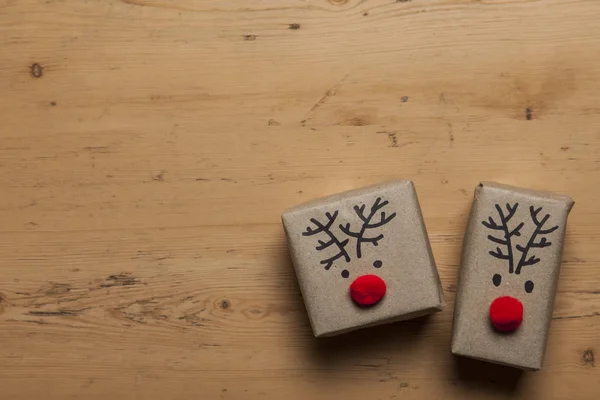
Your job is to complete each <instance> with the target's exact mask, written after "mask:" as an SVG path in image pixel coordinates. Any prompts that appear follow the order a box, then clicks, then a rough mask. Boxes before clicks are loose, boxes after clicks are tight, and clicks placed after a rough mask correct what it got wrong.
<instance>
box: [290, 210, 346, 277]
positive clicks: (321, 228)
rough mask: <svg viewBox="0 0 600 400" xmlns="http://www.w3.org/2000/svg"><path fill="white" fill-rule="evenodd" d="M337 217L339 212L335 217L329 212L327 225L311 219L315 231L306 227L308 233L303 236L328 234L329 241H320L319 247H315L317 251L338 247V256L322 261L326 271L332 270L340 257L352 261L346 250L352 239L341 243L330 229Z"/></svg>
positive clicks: (335, 213) (326, 214)
mask: <svg viewBox="0 0 600 400" xmlns="http://www.w3.org/2000/svg"><path fill="white" fill-rule="evenodd" d="M337 215H338V212H337V211H336V212H334V213H333V215H331V214H330V213H328V212H327V213H325V216H326V217H327V223H326V224H325V225H323V224H322V223H321V222H319V221H317V220H316V219H315V218H311V219H310V222H312V223H313V224H314V225H315V229H312V228H311V227H306V232H302V236H313V235H316V234H318V233H321V232H325V233H326V234H327V236H329V240H328V241H327V242H324V241H322V240H319V241H318V242H319V245H318V246H317V247H315V249H317V250H319V251H321V250H323V249H326V248H328V247H329V246H332V245H335V246H337V248H338V250H339V252H338V253H337V254H336V255H334V256H333V257H330V258H327V259H325V260H322V261H321V264H323V265H325V269H326V270H329V268H331V266H332V265H333V262H334V261H335V260H337V259H338V258H340V257H344V259H345V260H346V262H349V261H350V256H349V255H348V252H347V251H346V249H345V247H346V245H347V244H348V242H349V241H350V239H346V240H344V241H342V242H340V241H339V240H338V238H336V237H335V235H334V234H333V233H332V232H331V229H330V228H331V226H332V225H333V223H334V222H335V219H336V218H337Z"/></svg>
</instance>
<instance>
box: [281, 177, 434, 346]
mask: <svg viewBox="0 0 600 400" xmlns="http://www.w3.org/2000/svg"><path fill="white" fill-rule="evenodd" d="M282 221H283V226H284V229H285V232H286V236H287V239H288V245H289V249H290V254H291V257H292V260H293V263H294V269H295V271H296V276H297V278H298V283H299V286H300V290H301V292H302V297H303V298H304V304H305V306H306V309H307V312H308V316H309V320H310V323H311V326H312V329H313V333H314V335H315V336H317V337H319V336H333V335H338V334H341V333H345V332H349V331H353V330H356V329H359V328H365V327H368V326H374V325H379V324H383V323H389V322H395V321H401V320H406V319H410V318H416V317H419V316H422V315H426V314H431V313H434V312H437V311H440V310H442V309H443V307H444V305H445V303H444V298H443V293H442V288H441V284H440V280H439V277H438V273H437V269H436V266H435V261H434V259H433V255H432V253H431V247H430V245H429V239H428V237H427V231H426V229H425V224H424V222H423V217H422V215H421V209H420V207H419V201H418V199H417V194H416V191H415V188H414V185H413V183H412V182H411V181H404V180H397V181H392V182H386V183H382V184H379V185H373V186H369V187H366V188H362V189H356V190H351V191H348V192H344V193H338V194H334V195H331V196H328V197H324V198H321V199H317V200H313V201H310V202H307V203H304V204H301V205H299V206H297V207H294V208H292V209H290V210H288V211H286V212H285V213H283V215H282Z"/></svg>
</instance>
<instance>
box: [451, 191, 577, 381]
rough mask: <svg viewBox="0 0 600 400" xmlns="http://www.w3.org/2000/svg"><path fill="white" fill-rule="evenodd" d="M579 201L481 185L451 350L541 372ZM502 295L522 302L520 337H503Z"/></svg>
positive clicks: (465, 250)
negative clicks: (568, 231)
mask: <svg viewBox="0 0 600 400" xmlns="http://www.w3.org/2000/svg"><path fill="white" fill-rule="evenodd" d="M573 204H574V202H573V200H572V199H571V198H570V197H568V196H562V195H555V194H551V193H546V192H538V191H533V190H527V189H520V188H515V187H511V186H506V185H501V184H498V183H490V182H483V183H481V184H480V185H479V186H478V187H477V188H476V190H475V198H474V200H473V206H472V209H471V215H470V219H469V224H468V227H467V231H466V233H465V238H464V244H463V252H462V262H461V264H462V265H461V270H460V277H459V283H458V290H457V294H456V304H455V309H454V324H453V331H452V353H454V354H457V355H461V356H467V357H472V358H476V359H480V360H484V361H489V362H493V363H497V364H504V365H509V366H513V367H517V368H521V369H527V370H538V369H540V368H541V367H542V362H543V358H544V351H545V348H546V341H547V337H548V328H549V325H550V320H551V318H552V308H553V304H554V295H555V293H556V285H557V282H558V275H559V270H560V264H561V257H562V251H563V243H564V235H565V228H566V224H567V216H568V215H569V212H570V211H571V208H572V207H573ZM504 229H506V230H504ZM507 233H508V237H509V240H508V241H507V240H506V236H507ZM494 238H495V239H494ZM498 239H500V241H498ZM506 243H508V244H506ZM496 274H497V275H499V277H498V276H496V277H495V278H494V275H496ZM496 284H498V286H496ZM532 286H533V290H531V291H530V289H531V288H532ZM529 291H530V292H529ZM500 296H511V297H515V298H517V299H519V300H520V301H521V302H522V303H523V308H524V313H523V322H522V323H521V326H520V327H519V328H518V329H517V330H516V331H514V332H510V333H501V332H497V331H496V330H495V329H494V327H493V326H492V324H491V322H490V317H489V307H490V304H491V303H492V301H493V300H494V299H496V298H497V297H500Z"/></svg>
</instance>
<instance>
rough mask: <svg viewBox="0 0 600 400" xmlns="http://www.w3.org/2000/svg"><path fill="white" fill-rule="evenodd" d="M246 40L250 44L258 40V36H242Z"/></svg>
mask: <svg viewBox="0 0 600 400" xmlns="http://www.w3.org/2000/svg"><path fill="white" fill-rule="evenodd" d="M242 37H243V38H244V40H247V41H249V42H251V41H254V40H256V38H257V36H256V35H244V36H242Z"/></svg>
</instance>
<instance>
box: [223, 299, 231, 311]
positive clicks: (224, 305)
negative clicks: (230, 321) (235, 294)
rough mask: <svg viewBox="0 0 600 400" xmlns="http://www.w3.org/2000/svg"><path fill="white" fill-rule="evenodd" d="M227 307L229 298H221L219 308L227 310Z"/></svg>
mask: <svg viewBox="0 0 600 400" xmlns="http://www.w3.org/2000/svg"><path fill="white" fill-rule="evenodd" d="M229 307H231V303H229V300H222V301H221V308H222V309H223V310H227V309H228V308H229Z"/></svg>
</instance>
